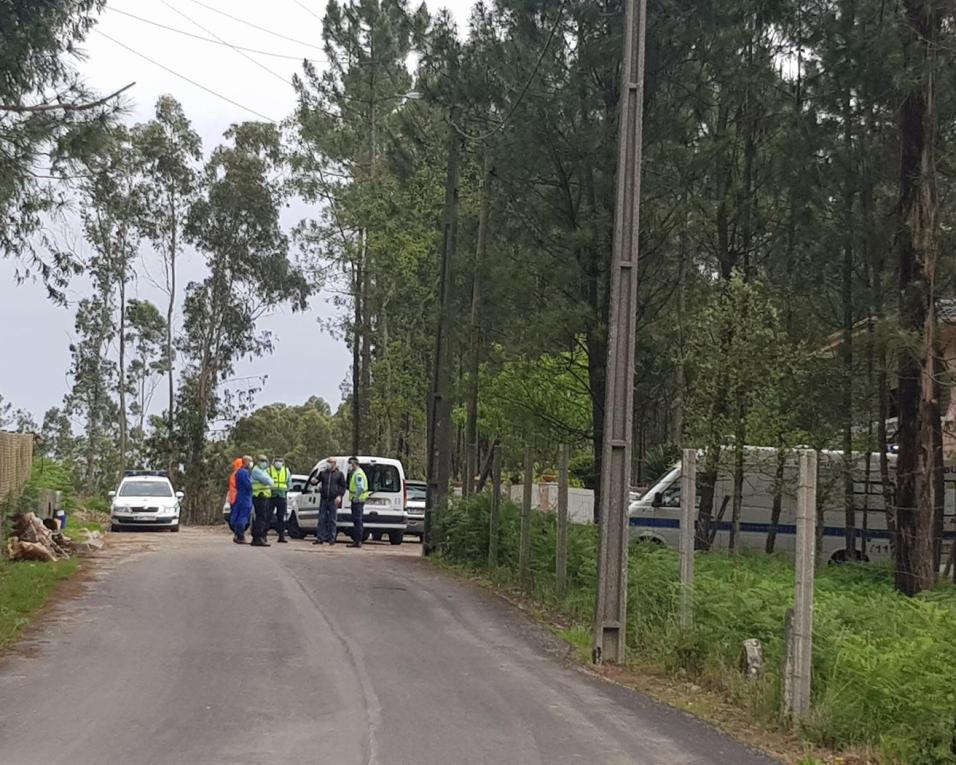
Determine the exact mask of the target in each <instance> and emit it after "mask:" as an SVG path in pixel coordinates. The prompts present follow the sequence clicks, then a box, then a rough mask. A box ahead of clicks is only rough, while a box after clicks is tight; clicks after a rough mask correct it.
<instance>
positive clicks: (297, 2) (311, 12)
mask: <svg viewBox="0 0 956 765" xmlns="http://www.w3.org/2000/svg"><path fill="white" fill-rule="evenodd" d="M295 4H296V5H298V6H299V7H300V8H301V9H302V10H303V11H305V12H306V13H308V14H309V15H310V16H315V18H317V19H318V20H319V21H320V22H321V21H322V17H321V16H319V14H317V13H316V12H315V11H313V10H312V9H311V8H309V6H307V5H306V4H305V3H303V2H302V1H301V0H295Z"/></svg>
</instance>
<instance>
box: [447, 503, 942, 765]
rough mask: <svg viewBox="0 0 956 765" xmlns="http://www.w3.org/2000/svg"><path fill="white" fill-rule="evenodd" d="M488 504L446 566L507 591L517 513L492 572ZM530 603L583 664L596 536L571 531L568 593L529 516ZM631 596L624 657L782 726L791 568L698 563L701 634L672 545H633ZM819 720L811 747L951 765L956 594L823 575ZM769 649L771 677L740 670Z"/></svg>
mask: <svg viewBox="0 0 956 765" xmlns="http://www.w3.org/2000/svg"><path fill="white" fill-rule="evenodd" d="M489 504H490V497H489V496H488V495H482V496H478V497H475V498H472V499H469V500H463V501H459V502H456V503H454V504H453V505H452V507H451V508H450V510H449V512H448V513H447V516H446V519H445V523H444V525H443V546H442V558H443V560H444V561H446V562H448V563H450V564H453V565H455V566H460V567H463V568H464V569H465V570H467V571H469V572H472V573H481V574H482V575H484V576H487V577H488V578H489V579H490V580H491V581H492V582H494V583H495V584H497V585H500V586H503V587H508V588H512V587H517V586H519V580H518V542H519V528H520V518H519V516H520V510H519V508H518V507H516V506H515V505H513V504H511V503H507V502H504V503H502V507H501V524H500V530H501V536H500V539H499V566H498V568H497V569H495V570H494V571H488V569H487V561H488V516H489ZM532 518H533V526H532V553H531V571H532V585H531V589H530V592H529V593H527V594H528V595H529V596H530V597H531V599H532V600H533V601H534V602H535V603H537V604H540V605H541V606H543V607H544V608H546V609H547V610H549V611H552V612H554V613H556V614H559V615H560V616H561V617H563V619H564V620H566V621H567V623H568V627H567V629H566V630H564V631H563V632H562V634H563V635H564V637H565V638H566V639H569V640H570V641H571V642H573V643H576V644H577V645H578V646H579V648H580V649H581V652H582V658H583V657H586V656H587V655H588V653H589V650H590V640H591V638H590V634H591V630H590V625H591V620H592V618H593V615H594V593H595V591H596V589H595V587H596V581H595V579H596V554H597V534H596V529H595V527H593V526H575V525H572V526H571V527H570V530H569V535H568V588H567V594H566V596H565V597H564V598H563V599H559V598H558V596H557V591H556V586H555V575H554V569H555V531H556V528H555V521H554V516H553V515H551V514H546V513H538V512H535V513H533V515H532ZM629 569H630V570H629V587H628V598H629V601H628V619H629V624H628V630H627V637H628V649H629V660H630V661H631V662H632V663H633V664H635V665H638V666H644V667H654V668H656V669H659V670H662V671H664V672H666V673H668V674H671V675H673V676H674V677H675V678H680V679H682V680H690V681H692V682H693V683H696V684H699V685H700V686H701V687H704V688H708V689H711V690H716V691H719V692H721V693H722V694H724V695H726V696H727V697H728V698H729V699H730V700H731V701H733V702H734V703H735V704H737V705H738V706H740V707H741V708H743V709H746V710H749V712H750V713H751V714H752V715H753V717H754V720H755V721H756V722H759V723H760V724H762V725H765V726H768V727H776V726H778V725H779V710H780V708H781V698H780V691H781V682H780V669H781V665H782V660H783V650H784V643H783V632H784V619H785V614H786V611H787V609H788V608H789V607H790V606H792V604H793V562H792V560H791V559H789V558H787V557H785V556H781V555H771V556H767V555H762V554H761V555H757V554H752V555H746V554H745V555H737V556H732V555H727V554H722V553H717V552H709V553H705V554H699V555H698V556H697V562H696V573H695V580H696V590H695V597H694V600H695V604H694V611H695V614H694V618H695V621H694V628H693V629H692V630H691V631H690V632H689V633H687V634H682V632H681V630H680V628H679V626H678V620H677V608H678V594H679V584H678V560H677V554H676V552H674V551H673V550H668V549H664V548H659V547H656V546H649V545H634V546H632V548H631V555H630V566H629ZM815 598H816V600H815V603H816V605H815V616H814V620H815V621H814V665H813V671H814V675H813V711H812V715H811V718H810V719H809V721H808V722H807V723H806V724H805V725H804V726H803V727H802V729H801V732H800V733H801V736H802V737H803V738H804V739H805V740H807V741H808V742H812V743H815V744H820V745H823V746H826V747H828V748H832V749H834V750H837V751H843V750H848V751H855V752H861V751H862V752H866V753H868V754H872V756H875V757H878V758H879V760H880V761H881V762H885V763H905V764H906V765H937V764H939V763H954V762H956V753H954V752H953V750H952V745H953V736H954V723H953V717H954V712H956V695H954V694H956V689H954V685H953V680H954V669H956V588H954V587H953V586H952V585H949V584H947V585H944V586H941V587H939V588H937V589H936V590H934V591H931V592H926V593H923V594H921V595H920V596H918V597H915V598H907V597H905V596H903V595H901V594H899V593H897V592H896V591H895V590H894V587H893V572H892V570H891V569H889V568H882V567H872V566H867V567H859V566H840V567H835V566H831V567H827V568H825V569H822V570H821V571H820V572H819V574H818V578H817V586H816V596H815ZM747 638H757V639H759V640H760V641H761V643H762V644H763V647H764V656H765V671H764V675H763V676H762V677H761V678H760V679H759V680H757V681H755V682H748V681H747V680H746V679H744V677H743V675H742V673H741V672H740V669H739V663H740V657H741V643H742V641H743V640H745V639H747Z"/></svg>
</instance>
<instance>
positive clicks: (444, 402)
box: [423, 107, 462, 555]
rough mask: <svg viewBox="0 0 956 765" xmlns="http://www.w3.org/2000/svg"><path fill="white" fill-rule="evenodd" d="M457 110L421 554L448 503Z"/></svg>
mask: <svg viewBox="0 0 956 765" xmlns="http://www.w3.org/2000/svg"><path fill="white" fill-rule="evenodd" d="M457 120H458V108H457V107H452V109H451V113H450V115H449V119H448V169H447V172H446V176H445V221H444V225H443V227H442V230H443V237H442V258H441V288H440V293H439V303H438V327H437V333H436V338H435V367H434V369H432V389H431V394H430V396H429V399H430V400H429V409H430V412H429V418H428V500H427V502H426V506H427V508H428V512H426V513H425V538H424V545H423V548H424V549H423V553H424V554H425V555H431V554H432V553H433V552H435V549H436V546H437V544H438V540H437V539H436V538H435V537H436V534H435V518H436V514H437V515H438V516H440V515H441V513H442V511H443V510H444V509H445V506H446V505H447V504H448V482H449V480H450V479H451V368H450V366H449V364H448V339H449V337H450V336H451V324H452V316H451V290H452V285H453V283H454V272H453V267H454V263H455V252H456V249H457V245H458V175H459V171H458V165H459V156H460V152H461V140H462V139H461V136H460V135H459V134H458V129H457V128H456V127H455V125H456V123H457Z"/></svg>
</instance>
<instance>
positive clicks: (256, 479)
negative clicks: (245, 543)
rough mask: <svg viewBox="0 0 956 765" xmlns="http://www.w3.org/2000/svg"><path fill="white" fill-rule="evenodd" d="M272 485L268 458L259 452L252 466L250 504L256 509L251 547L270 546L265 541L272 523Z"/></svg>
mask: <svg viewBox="0 0 956 765" xmlns="http://www.w3.org/2000/svg"><path fill="white" fill-rule="evenodd" d="M272 486H273V481H272V478H270V477H269V458H268V457H266V455H264V454H260V455H259V459H258V463H257V464H256V466H255V467H253V468H252V506H253V507H254V508H255V511H256V520H255V523H253V524H252V546H253V547H271V545H270V544H269V543H268V542H267V541H266V533H267V532H268V531H269V526H271V525H272Z"/></svg>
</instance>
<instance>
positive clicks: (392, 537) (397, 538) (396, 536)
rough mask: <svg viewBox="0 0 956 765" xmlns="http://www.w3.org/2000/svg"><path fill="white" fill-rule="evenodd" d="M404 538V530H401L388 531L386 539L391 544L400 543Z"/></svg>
mask: <svg viewBox="0 0 956 765" xmlns="http://www.w3.org/2000/svg"><path fill="white" fill-rule="evenodd" d="M404 539H405V532H403V531H390V532H388V541H389V542H391V543H392V544H393V545H400V544H401V543H402V542H403V541H404Z"/></svg>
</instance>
